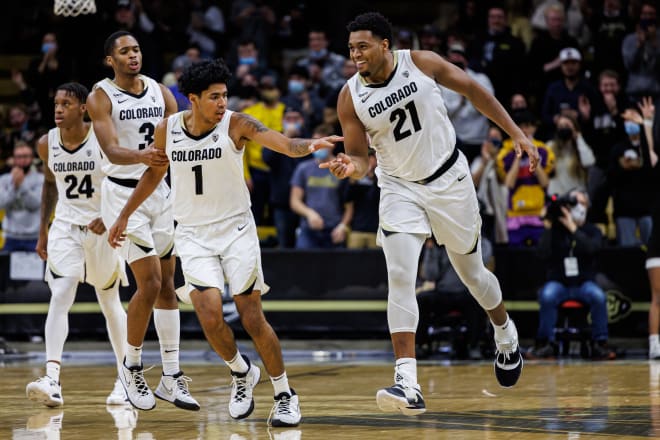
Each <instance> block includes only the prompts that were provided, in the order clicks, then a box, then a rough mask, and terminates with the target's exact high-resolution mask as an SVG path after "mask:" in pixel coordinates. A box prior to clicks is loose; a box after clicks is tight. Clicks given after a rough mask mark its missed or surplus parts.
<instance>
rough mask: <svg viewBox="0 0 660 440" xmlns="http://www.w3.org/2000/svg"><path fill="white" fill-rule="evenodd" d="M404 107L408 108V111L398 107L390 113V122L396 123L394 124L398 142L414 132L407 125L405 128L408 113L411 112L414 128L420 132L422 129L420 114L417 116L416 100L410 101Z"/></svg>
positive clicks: (395, 138) (395, 137)
mask: <svg viewBox="0 0 660 440" xmlns="http://www.w3.org/2000/svg"><path fill="white" fill-rule="evenodd" d="M404 107H405V109H406V110H408V111H407V112H406V110H404V109H402V108H397V109H394V110H393V111H392V113H390V122H392V123H396V125H395V126H394V140H395V141H397V142H398V141H400V140H402V139H405V138H407V137H408V136H410V135H411V134H413V132H412V131H410V129H409V128H407V127H406V128H405V130H404V124H405V123H406V119H408V114H410V120H411V121H412V127H413V130H414V131H415V132H418V131H419V130H421V129H422V124H421V123H420V122H419V116H417V107H415V101H410V102H409V103H408V104H406V105H405V106H404Z"/></svg>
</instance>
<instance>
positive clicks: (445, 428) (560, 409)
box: [0, 341, 660, 440]
mask: <svg viewBox="0 0 660 440" xmlns="http://www.w3.org/2000/svg"><path fill="white" fill-rule="evenodd" d="M388 344H389V342H388V341H375V342H370V343H362V344H361V345H360V344H357V345H356V343H354V342H342V341H325V342H317V341H306V342H303V343H297V344H292V343H288V342H287V341H283V348H284V355H285V361H286V363H287V372H288V376H289V381H290V384H291V385H292V386H293V387H294V389H295V390H296V392H297V393H298V394H299V396H300V399H301V409H302V413H303V423H302V424H301V425H300V426H299V427H297V428H292V429H282V428H270V429H269V428H268V426H267V419H268V416H269V412H270V409H271V406H272V386H271V384H270V382H269V380H268V379H267V377H266V378H264V376H266V375H265V374H262V380H261V382H260V384H259V385H258V386H257V388H256V389H255V404H256V408H255V411H254V413H253V414H252V416H250V417H249V418H248V419H247V420H242V421H235V420H233V419H231V418H230V417H229V415H228V411H227V403H228V398H229V390H230V386H231V379H230V375H229V372H228V369H227V367H226V366H224V364H223V363H221V361H220V360H219V358H218V357H217V356H216V355H215V353H213V352H212V351H211V350H210V349H209V348H208V346H207V345H206V343H205V342H203V341H198V342H196V343H194V344H192V343H191V344H189V343H188V342H187V341H182V350H183V351H182V356H181V364H182V368H183V369H184V372H185V374H186V375H187V376H189V377H190V378H192V382H190V384H189V385H190V390H191V393H192V395H193V396H194V397H195V398H197V400H198V401H199V403H200V404H201V406H202V409H201V410H200V411H198V412H189V411H184V410H180V409H177V408H175V407H173V406H172V405H170V404H169V403H167V402H163V401H160V400H159V401H158V402H157V406H156V408H155V409H154V410H152V411H148V412H143V411H140V412H136V411H135V410H133V409H132V408H130V407H121V406H119V407H117V406H106V404H105V399H106V396H107V395H108V393H109V392H110V390H111V389H112V386H113V382H114V378H115V375H116V373H115V370H114V367H113V358H112V353H111V351H110V350H109V345H107V344H103V343H94V344H85V343H78V344H76V343H73V344H69V345H68V346H67V349H68V350H69V351H66V352H65V359H64V367H63V369H62V377H61V383H62V387H63V389H62V391H63V397H64V406H63V407H61V408H59V409H48V408H46V407H43V406H41V405H39V404H35V403H33V402H30V401H28V400H27V398H26V397H25V385H26V384H27V383H28V382H30V381H32V380H34V379H35V378H36V377H38V376H40V375H42V374H43V363H44V355H43V351H42V348H43V344H24V347H23V348H26V347H27V349H26V356H24V357H22V358H21V357H19V358H18V359H15V360H11V359H9V360H7V359H5V362H3V363H0V389H1V390H2V392H1V393H0V439H12V440H18V439H63V440H64V439H76V440H77V439H85V440H88V439H118V440H130V439H136V440H151V439H154V440H165V439H173V440H174V439H177V440H179V439H181V440H185V439H191V440H197V439H220V440H256V439H269V440H270V439H278V440H301V439H305V440H311V439H361V440H371V439H374V440H385V439H395V440H408V439H410V440H412V439H415V440H418V439H445V438H446V439H452V440H453V439H489V440H490V439H516V440H520V439H574V440H577V439H581V440H583V439H602V438H616V439H634V438H660V362H649V361H647V360H643V359H631V360H617V361H612V362H583V361H579V360H567V361H561V362H558V361H535V362H532V361H528V362H526V364H525V367H524V370H523V375H522V378H521V380H520V382H519V383H518V385H517V386H516V387H514V388H512V389H502V388H500V387H499V386H498V385H497V382H496V381H495V377H494V374H493V366H492V363H491V362H490V361H488V362H487V361H470V362H450V361H447V360H444V359H438V360H434V361H421V362H420V368H419V382H420V384H421V386H422V391H423V393H424V398H425V400H426V405H427V412H426V413H425V414H424V415H422V416H418V417H407V416H404V415H402V414H385V413H382V412H380V411H379V410H378V408H377V406H376V402H375V394H376V391H377V390H378V389H379V388H381V387H384V386H389V385H391V384H392V379H393V378H392V375H393V369H392V362H391V359H392V354H391V351H390V350H391V349H390V348H389V345H388ZM188 345H190V346H189V347H188ZM72 346H73V349H72V348H71V347H72ZM241 350H242V351H243V352H244V353H246V354H248V356H250V357H251V358H253V359H255V358H256V355H255V354H254V351H253V350H252V347H251V345H249V344H247V343H246V342H245V341H243V343H242V344H241ZM158 363H159V354H158V351H157V347H156V346H155V345H151V346H147V350H146V351H145V366H148V365H155V367H154V368H153V369H152V370H150V371H148V372H147V373H146V378H147V380H148V382H149V384H150V385H151V386H152V388H154V387H155V386H156V385H157V383H158V380H159V375H160V367H159V365H158ZM257 363H258V364H259V361H257ZM262 371H263V370H262Z"/></svg>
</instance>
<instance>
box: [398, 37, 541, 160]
mask: <svg viewBox="0 0 660 440" xmlns="http://www.w3.org/2000/svg"><path fill="white" fill-rule="evenodd" d="M411 54H412V59H413V61H414V62H415V65H417V66H418V67H419V68H420V69H421V70H422V71H423V72H424V73H426V74H427V75H428V76H430V77H431V78H433V79H434V80H435V81H436V82H437V83H438V84H440V85H443V86H445V87H447V88H449V89H452V90H454V91H456V92H458V93H460V94H461V95H463V96H465V97H466V98H467V99H469V100H470V102H471V103H472V105H473V106H474V107H475V108H476V109H477V110H479V112H481V113H482V114H483V115H484V116H486V117H487V118H488V119H490V120H491V121H493V122H495V123H496V124H497V125H499V126H500V127H501V128H502V129H503V130H504V131H505V132H507V133H508V135H509V136H510V137H511V140H512V141H513V145H514V148H515V151H516V154H517V155H518V156H520V155H521V154H522V151H523V150H524V151H525V152H527V154H528V155H529V158H530V160H529V169H530V171H532V172H533V171H534V170H535V169H536V167H537V165H538V163H539V160H540V156H539V153H538V150H537V148H536V146H535V145H534V144H533V143H532V141H531V140H530V139H529V138H528V137H527V136H525V133H523V131H522V130H521V129H520V127H518V126H517V125H516V124H515V123H514V122H513V120H512V119H511V117H510V116H509V114H508V113H507V112H506V110H505V109H504V107H502V104H500V102H499V101H498V100H497V99H496V98H495V97H494V96H493V95H492V94H491V93H490V92H489V91H488V90H486V89H485V88H483V87H482V86H481V85H480V84H479V83H478V82H476V81H475V80H473V79H472V78H471V77H470V76H469V75H468V74H467V73H465V72H464V71H463V70H462V69H460V68H458V67H456V66H454V65H453V64H452V63H450V62H448V61H446V60H445V59H443V58H442V57H441V56H440V55H438V54H437V53H435V52H431V51H426V50H418V51H412V52H411Z"/></svg>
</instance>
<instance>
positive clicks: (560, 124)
mask: <svg viewBox="0 0 660 440" xmlns="http://www.w3.org/2000/svg"><path fill="white" fill-rule="evenodd" d="M547 146H548V148H551V149H552V151H553V152H554V153H555V170H554V172H553V173H552V174H551V175H550V183H549V184H548V194H564V193H567V192H568V191H570V190H571V189H575V188H578V189H580V190H584V191H586V189H587V178H588V175H589V168H590V167H591V166H593V164H594V163H595V162H596V159H595V158H594V153H593V151H591V147H589V145H587V143H586V142H585V140H584V138H583V137H582V134H581V133H580V128H579V125H578V123H577V121H576V120H575V119H573V118H572V117H570V116H559V118H557V129H556V130H555V137H554V139H552V140H551V141H549V142H548V143H547Z"/></svg>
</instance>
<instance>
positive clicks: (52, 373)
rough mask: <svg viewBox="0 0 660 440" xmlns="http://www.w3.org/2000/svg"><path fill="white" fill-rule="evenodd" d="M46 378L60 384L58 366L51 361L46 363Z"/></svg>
mask: <svg viewBox="0 0 660 440" xmlns="http://www.w3.org/2000/svg"><path fill="white" fill-rule="evenodd" d="M46 376H48V377H50V378H51V379H53V380H54V381H55V382H57V383H60V364H59V363H57V362H53V361H48V362H46Z"/></svg>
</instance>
